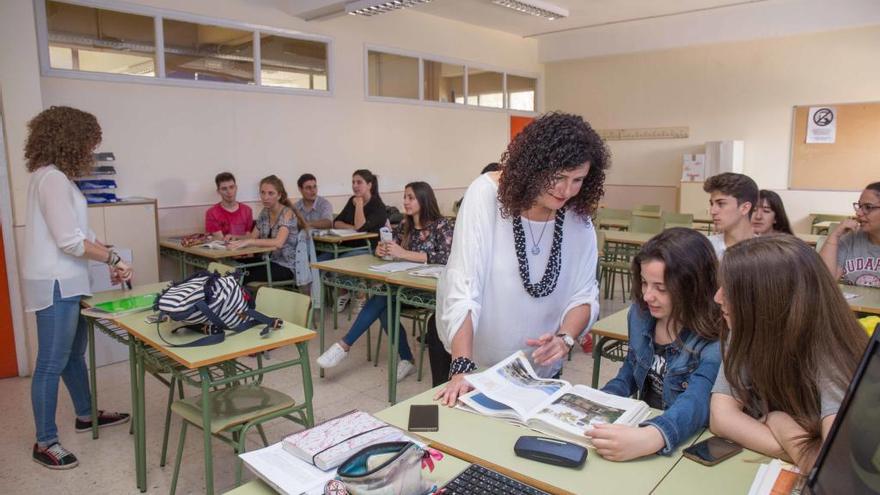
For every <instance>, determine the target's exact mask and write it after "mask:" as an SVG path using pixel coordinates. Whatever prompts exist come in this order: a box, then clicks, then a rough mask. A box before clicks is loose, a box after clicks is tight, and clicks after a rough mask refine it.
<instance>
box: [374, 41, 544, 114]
mask: <svg viewBox="0 0 880 495" xmlns="http://www.w3.org/2000/svg"><path fill="white" fill-rule="evenodd" d="M370 52H381V53H389V54H392V55H400V56H404V57H412V58H417V59H418V60H419V97H418V99H413V98H396V97H391V96H373V95H370V60H369V53H370ZM425 61H428V62H440V63H443V64H450V65H461V66H463V67H464V74H465V77H464V84H463V85H462V86H463V88H464V94H463V95H462V96H463V97H464V101H465V103H454V102H441V101H434V100H426V99H425ZM363 64H364V65H363V76H364V100H365V101H369V102H377V103H404V104H407V105H421V106H429V107H439V108H460V109H468V110H480V111H485V112H500V113H507V114H511V115H523V116H528V117H534V116H536V115H538V114H539V113H540V112H541V108H540V107H541V98H540V96H541V95H542V94H543V91H544V80H543V77H542V75H541V74H538V73H533V72H526V71H518V70H508V69H503V68H500V67H497V66H492V65H489V64H483V63H476V62H470V61H467V60H462V59H456V58H452V57H444V56H441V55H434V54H429V53H423V52H417V51H413V50H403V49H400V48H394V47H389V46H383V45H375V44H370V43H365V44H364V51H363ZM471 69H475V70H481V71H491V72H498V73H501V74H502V78H501V82H502V85H501V95H502V108H493V107H483V106H479V105H471V104H469V103H467V101H468V96H470V92H469V88H468V86H469V72H470V70H471ZM508 75H512V76H517V77H524V78H530V79H535V110H534V111H528V110H514V109H511V108H510V105H509V103H510V102H509V101H508V100H509V97H508V94H507V76H508Z"/></svg>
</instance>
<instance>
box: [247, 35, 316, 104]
mask: <svg viewBox="0 0 880 495" xmlns="http://www.w3.org/2000/svg"><path fill="white" fill-rule="evenodd" d="M260 83H261V84H262V85H263V86H280V87H284V88H303V89H320V90H326V89H327V44H326V43H324V42H321V41H309V40H300V39H294V38H285V37H282V36H275V35H267V34H261V35H260Z"/></svg>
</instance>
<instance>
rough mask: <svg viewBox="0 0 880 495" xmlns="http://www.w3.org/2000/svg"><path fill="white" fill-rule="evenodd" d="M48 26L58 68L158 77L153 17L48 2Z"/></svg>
mask: <svg viewBox="0 0 880 495" xmlns="http://www.w3.org/2000/svg"><path fill="white" fill-rule="evenodd" d="M46 27H47V30H48V42H49V65H50V67H52V68H54V69H67V70H76V71H84V72H104V73H108V74H127V75H132V76H145V77H155V75H156V58H155V53H156V39H155V31H154V28H153V18H152V17H147V16H142V15H134V14H126V13H123V12H113V11H111V10H104V9H97V8H93V7H83V6H80V5H70V4H66V3H61V2H53V1H47V2H46Z"/></svg>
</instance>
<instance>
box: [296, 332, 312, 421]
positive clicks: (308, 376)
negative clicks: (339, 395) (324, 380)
mask: <svg viewBox="0 0 880 495" xmlns="http://www.w3.org/2000/svg"><path fill="white" fill-rule="evenodd" d="M296 347H297V349H298V350H299V359H300V361H301V363H302V364H301V365H300V366H301V367H302V377H303V395H304V396H305V401H306V425H305V427H306V428H311V427H312V426H315V411H314V409H313V407H312V397H313V396H314V391H313V389H312V369H311V365H310V364H309V343H308V342H300V343H299V344H296Z"/></svg>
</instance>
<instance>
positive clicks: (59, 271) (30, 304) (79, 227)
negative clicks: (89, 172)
mask: <svg viewBox="0 0 880 495" xmlns="http://www.w3.org/2000/svg"><path fill="white" fill-rule="evenodd" d="M86 239H89V240H91V241H93V240H95V234H94V233H93V232H91V231H90V230H89V222H88V210H87V202H86V198H85V196H83V195H82V193H81V192H80V191H79V189H78V188H77V187H76V185H74V183H73V182H72V181H71V180H69V179H68V178H67V176H66V175H64V173H63V172H61V171H60V170H58V168H56V167H55V166H54V165H47V166H45V167H41V168H40V169H38V170H37V171H36V172H34V173H33V174H31V179H30V184H29V185H28V206H27V226H26V227H25V240H24V243H25V244H24V245H25V251H24V263H23V269H22V278H23V279H24V299H25V309H26V310H27V311H39V310H41V309H45V308H48V307H49V306H51V305H52V302H53V293H54V290H55V282H58V285H59V286H60V289H61V297H72V296H77V295H90V294H91V292H90V289H89V262H88V260H86V259H85V258H83V257H82V255H83V253H84V252H85V244H84V241H85V240H86Z"/></svg>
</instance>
